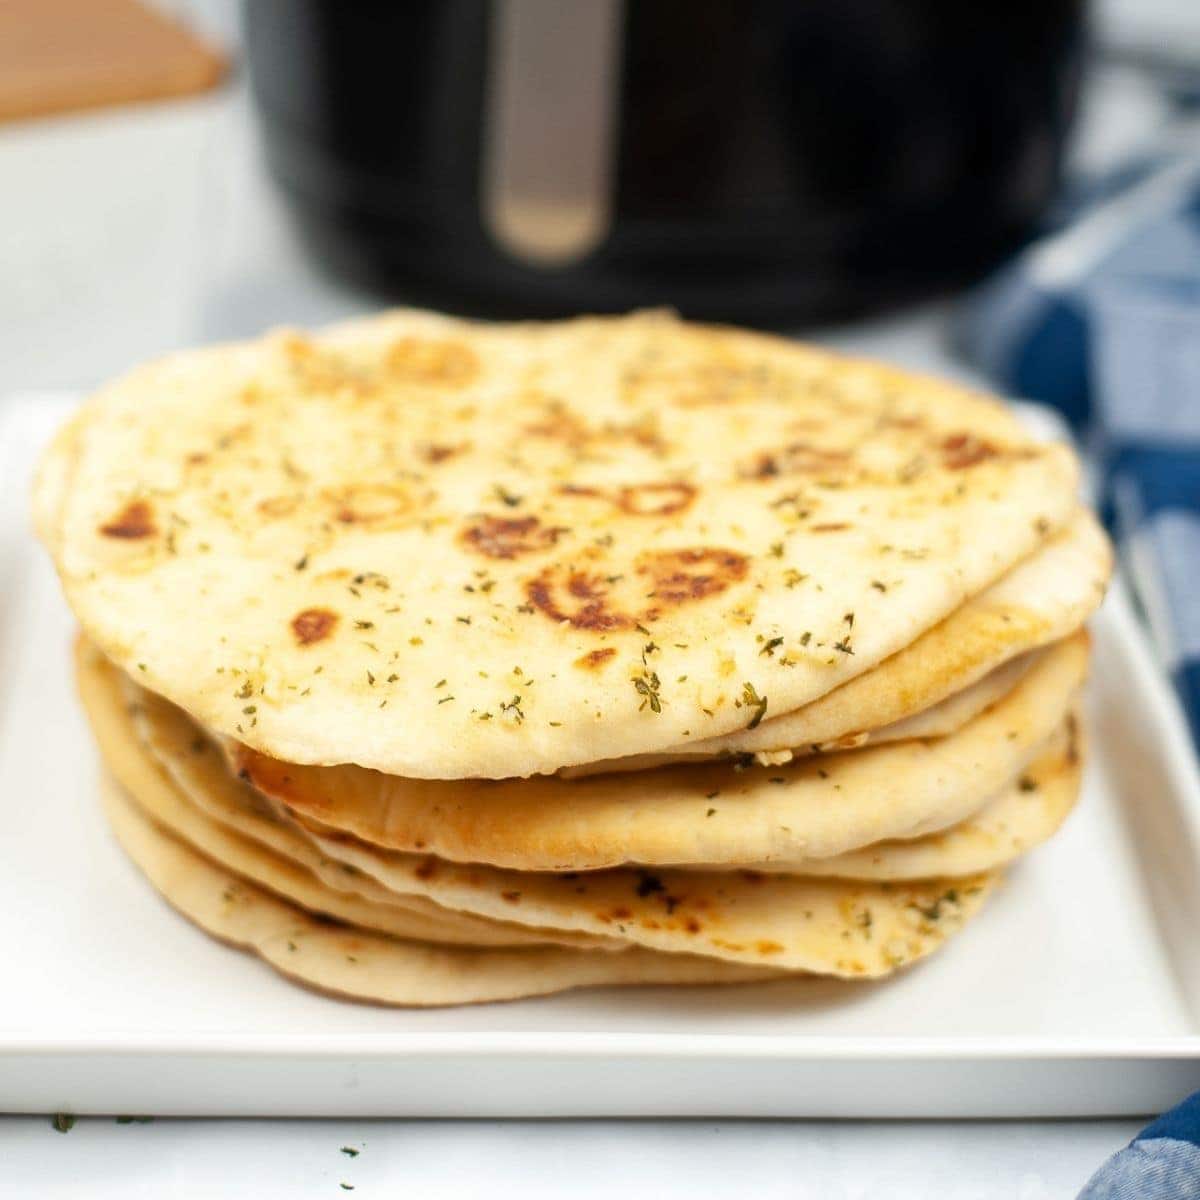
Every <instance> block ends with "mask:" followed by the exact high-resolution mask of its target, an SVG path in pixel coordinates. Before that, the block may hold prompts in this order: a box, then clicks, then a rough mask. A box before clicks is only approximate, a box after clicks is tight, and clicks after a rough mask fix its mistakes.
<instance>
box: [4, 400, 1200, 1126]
mask: <svg viewBox="0 0 1200 1200" xmlns="http://www.w3.org/2000/svg"><path fill="white" fill-rule="evenodd" d="M67 403H68V401H67V398H63V397H58V398H55V397H29V398H26V399H23V400H19V401H12V402H10V403H9V404H7V405H6V406H4V407H3V408H0V847H2V856H3V858H2V862H0V1110H7V1111H58V1110H62V1111H71V1112H80V1113H82V1112H102V1113H104V1112H106V1113H113V1112H153V1113H159V1114H176V1113H177V1114H185V1113H186V1114H226V1115H234V1114H242V1115H248V1114H264V1115H266V1114H272V1115H312V1116H317V1115H331V1116H332V1115H381V1116H382V1115H418V1116H444V1115H461V1116H467V1115H489V1116H531V1115H532V1116H537V1115H546V1116H565V1115H608V1114H611V1115H650V1114H653V1115H717V1114H722V1115H745V1116H770V1115H795V1116H863V1117H866V1116H896V1117H910V1116H936V1117H961V1116H1005V1117H1007V1116H1026V1117H1028V1116H1043V1115H1044V1116H1059V1115H1085V1114H1114V1113H1143V1112H1149V1111H1159V1110H1161V1109H1162V1108H1164V1107H1166V1106H1168V1105H1169V1104H1171V1103H1173V1102H1175V1101H1176V1100H1178V1099H1179V1098H1180V1097H1181V1096H1182V1095H1183V1094H1184V1093H1186V1092H1187V1091H1188V1090H1190V1089H1192V1088H1195V1087H1198V1086H1200V1024H1198V1015H1197V1014H1198V1011H1200V938H1198V937H1197V936H1196V930H1197V929H1200V871H1198V869H1197V868H1198V866H1200V823H1198V817H1200V782H1198V780H1197V773H1196V765H1195V761H1194V757H1193V755H1192V752H1191V747H1190V743H1189V742H1188V739H1187V735H1186V732H1185V729H1184V725H1183V721H1182V717H1181V715H1180V713H1179V711H1178V708H1177V706H1176V703H1175V700H1174V698H1173V696H1172V694H1171V692H1170V690H1169V689H1168V687H1167V685H1166V684H1165V683H1164V681H1163V679H1162V677H1161V676H1160V674H1159V672H1158V670H1157V668H1156V667H1155V666H1154V664H1153V661H1152V656H1151V653H1150V650H1149V648H1148V647H1147V645H1146V643H1145V641H1144V639H1143V637H1142V634H1141V632H1140V629H1139V627H1138V626H1137V625H1136V623H1135V621H1134V618H1133V615H1132V613H1131V611H1130V606H1129V603H1128V601H1127V600H1126V598H1125V593H1124V590H1123V588H1122V587H1120V585H1118V586H1116V587H1115V588H1114V590H1113V593H1112V595H1111V596H1110V598H1109V600H1108V601H1107V602H1106V604H1105V606H1104V609H1103V610H1102V611H1101V613H1100V614H1099V616H1098V617H1097V619H1096V621H1095V622H1094V631H1095V638H1096V658H1095V667H1094V672H1093V678H1092V682H1091V685H1090V707H1091V732H1092V754H1091V761H1090V763H1089V766H1088V771H1087V778H1086V785H1085V795H1084V797H1083V800H1082V802H1081V804H1080V807H1079V810H1078V811H1077V812H1076V813H1075V815H1074V816H1073V817H1072V818H1071V819H1070V821H1069V822H1068V824H1067V826H1066V828H1065V829H1064V830H1063V831H1062V833H1061V834H1060V835H1059V836H1058V837H1056V838H1055V839H1054V841H1053V842H1052V843H1051V844H1050V845H1048V846H1046V847H1044V848H1042V849H1039V850H1037V851H1035V852H1034V853H1033V854H1032V855H1031V856H1030V858H1029V859H1028V861H1026V862H1023V863H1021V864H1019V865H1018V866H1017V867H1015V868H1014V869H1013V870H1012V872H1011V873H1010V877H1009V880H1008V883H1007V884H1006V886H1005V887H1004V888H1003V889H1002V890H1001V892H1000V893H999V895H997V896H996V897H995V898H994V899H993V900H992V901H991V902H990V904H989V905H988V906H987V907H986V908H985V910H984V912H983V914H982V915H981V916H980V917H979V918H978V919H977V920H976V921H974V922H973V923H972V924H971V925H970V927H969V928H968V929H967V930H966V931H965V932H964V934H963V935H962V936H961V937H958V938H956V939H954V940H953V941H951V942H950V943H949V944H948V945H947V946H946V947H945V948H944V949H943V950H941V951H940V952H939V953H937V954H936V955H934V956H933V958H931V959H930V960H929V961H927V962H925V963H922V964H920V965H919V966H917V967H915V968H914V969H912V970H910V971H907V972H904V973H902V974H901V975H900V976H899V977H897V978H895V979H893V980H890V981H888V982H884V983H880V984H863V983H850V984H846V983H839V982H835V981H821V980H797V981H795V982H782V983H772V984H768V985H756V986H751V987H730V988H707V989H695V990H693V989H680V990H670V989H663V988H655V989H645V990H638V989H633V990H629V989H615V990H607V991H605V990H596V991H585V992H578V993H573V994H568V995H563V996H558V997H552V998H547V999H540V1000H529V1001H522V1002H520V1003H512V1004H500V1005H490V1006H484V1007H479V1008H459V1009H443V1010H433V1011H406V1010H395V1009H390V1010H389V1009H383V1008H372V1007H367V1006H362V1005H356V1004H351V1003H345V1002H341V1001H337V1000H332V999H327V998H325V997H322V996H319V995H315V994H312V993H310V992H306V991H304V990H302V989H300V988H297V987H295V986H294V985H292V984H289V983H287V982H285V981H284V980H282V979H280V978H278V977H277V976H276V975H274V974H273V973H272V972H271V971H270V969H269V968H267V967H266V966H264V965H263V964H262V963H260V962H258V961H257V960H255V959H252V958H250V957H248V956H246V955H243V954H240V953H237V952H235V951H233V950H230V949H227V948H225V947H224V946H221V945H219V944H217V943H216V942H214V941H212V940H211V939H210V938H208V937H207V936H206V935H205V934H203V933H201V932H199V931H198V930H196V929H194V928H193V927H192V926H190V925H189V924H188V923H187V922H186V921H184V920H183V918H181V917H179V916H177V915H176V914H175V913H174V912H173V911H171V910H170V909H169V908H167V906H166V905H165V904H163V903H162V901H161V900H160V899H159V898H158V897H157V895H155V893H154V892H153V891H152V889H151V888H150V886H149V885H148V884H147V883H146V882H145V881H144V880H143V879H142V878H141V877H140V875H139V874H138V872H137V871H136V870H135V869H134V868H133V867H132V866H131V865H130V864H129V863H128V862H127V861H126V860H125V859H124V857H123V856H122V854H121V852H120V851H119V850H118V849H117V847H116V846H115V844H114V842H113V840H112V838H111V836H110V835H109V832H108V830H107V828H106V826H105V822H104V819H103V816H102V815H101V812H100V808H99V804H98V802H97V796H96V784H97V763H96V757H95V754H94V751H93V748H92V744H91V739H90V736H89V734H88V731H87V729H86V727H85V725H84V722H83V718H82V716H81V714H80V712H79V709H78V706H77V704H76V702H75V697H74V694H73V690H72V685H71V672H70V667H69V662H68V657H69V647H70V641H71V637H72V622H71V619H70V617H69V615H68V613H67V611H66V608H65V605H64V604H63V602H62V600H61V598H60V595H59V590H58V585H57V581H56V580H55V578H54V574H53V571H52V569H51V567H50V564H49V562H48V560H47V557H46V555H45V554H44V553H43V552H42V551H41V550H40V548H39V547H37V546H36V545H35V543H34V541H33V539H32V536H31V533H30V530H29V517H28V502H27V493H28V478H29V470H30V465H31V463H32V461H33V459H34V457H35V455H36V453H37V450H38V449H39V448H40V446H41V445H42V444H43V443H44V442H45V440H46V438H47V437H48V436H49V433H50V432H51V430H52V429H53V428H54V427H55V426H56V425H57V423H58V421H59V420H61V418H62V416H63V414H64V412H65V411H66V404H67Z"/></svg>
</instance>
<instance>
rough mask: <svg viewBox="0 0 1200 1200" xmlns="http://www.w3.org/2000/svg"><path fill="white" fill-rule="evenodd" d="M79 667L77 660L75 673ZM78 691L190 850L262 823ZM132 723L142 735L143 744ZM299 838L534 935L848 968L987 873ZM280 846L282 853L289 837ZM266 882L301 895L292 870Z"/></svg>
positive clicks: (160, 729)
mask: <svg viewBox="0 0 1200 1200" xmlns="http://www.w3.org/2000/svg"><path fill="white" fill-rule="evenodd" d="M89 669H90V668H89V667H88V666H87V665H86V664H85V673H86V671H87V670H89ZM100 670H101V671H104V670H107V671H111V670H112V669H111V668H104V667H101V668H100ZM85 694H88V695H89V702H90V704H91V705H92V706H93V707H96V706H99V707H101V708H102V709H103V710H104V711H100V712H97V713H96V716H97V719H98V721H97V729H98V731H99V730H103V733H102V735H101V736H100V737H99V738H98V740H99V744H100V746H101V749H102V752H103V753H104V754H105V756H106V759H107V761H108V762H109V764H110V766H111V767H113V768H115V769H120V770H124V771H125V773H126V774H125V778H127V779H128V780H129V781H130V783H131V785H133V786H132V789H131V790H132V795H133V796H134V798H135V799H136V800H137V801H138V802H139V803H140V804H141V805H142V807H144V808H146V809H147V810H148V811H149V812H150V813H151V814H152V815H153V816H154V817H156V818H157V819H159V821H160V823H161V824H163V825H165V826H166V827H167V828H168V829H169V830H171V831H172V832H175V833H179V834H182V835H183V836H184V837H185V839H186V840H187V841H189V842H191V843H192V844H193V845H195V846H196V847H197V848H199V849H201V850H209V849H211V850H213V851H214V852H217V853H219V852H220V851H221V850H222V849H224V846H225V842H226V838H225V831H226V830H229V829H232V830H234V831H236V832H235V833H234V835H233V836H234V838H236V839H238V840H239V841H240V842H242V843H243V844H244V843H245V841H247V840H253V839H256V838H261V837H264V834H265V828H264V823H263V821H262V820H261V818H260V816H259V815H258V814H257V813H256V812H255V811H254V808H253V800H252V799H251V798H250V797H249V796H248V795H247V790H246V789H245V788H244V787H242V786H241V785H240V784H239V782H238V781H237V780H236V779H235V778H234V777H233V776H232V775H231V774H229V773H228V772H223V771H219V770H217V771H214V770H213V769H212V767H213V763H214V761H215V756H213V755H211V754H206V753H201V754H197V753H194V752H192V751H191V749H190V739H191V738H194V736H195V727H194V726H192V725H191V723H190V722H189V721H188V719H187V718H186V717H185V716H184V715H183V714H182V713H181V712H180V711H179V710H178V709H176V708H174V707H173V706H171V705H169V704H168V703H166V702H165V701H162V700H156V699H154V698H152V697H150V696H149V695H147V697H146V702H145V704H144V705H143V706H142V711H141V713H140V714H138V715H137V716H136V717H135V714H134V713H132V712H131V711H130V710H129V709H128V708H127V707H124V706H121V705H119V704H117V703H116V701H115V696H114V694H113V692H112V690H111V688H110V689H109V690H108V692H107V693H106V692H105V691H104V690H103V688H101V687H95V686H94V685H92V684H91V683H85ZM139 726H140V727H141V728H142V729H143V730H146V731H147V739H148V740H147V741H146V742H144V743H143V744H142V745H141V746H140V747H139V745H138V729H139ZM130 756H133V757H138V758H141V759H142V761H143V762H144V763H145V764H146V768H147V770H148V772H149V774H151V775H153V776H155V778H154V779H153V780H148V779H147V778H146V773H145V772H143V773H142V775H138V774H137V773H135V772H131V771H130V770H129V767H128V761H127V760H128V758H129V757H130ZM155 761H157V762H158V763H159V764H160V765H161V766H163V767H168V769H169V770H170V772H171V774H172V776H173V777H174V778H175V779H176V780H177V781H178V787H177V788H176V787H171V786H169V785H168V786H167V787H164V786H163V784H164V783H166V782H167V780H166V776H165V775H164V774H163V773H162V772H161V771H159V770H157V769H156V768H155V766H154V762H155ZM148 783H149V785H150V786H149V787H147V784H148ZM239 813H240V819H239ZM205 814H213V815H214V816H215V821H214V820H213V817H210V816H206V815H205ZM206 825H207V826H208V827H209V828H208V829H207V830H206V829H205V828H204V826H206ZM220 826H225V830H222V829H221V828H220ZM214 832H215V836H214ZM243 835H244V836H243ZM265 836H266V837H269V838H270V839H271V840H270V844H276V845H278V844H281V843H279V842H278V840H277V839H275V838H274V836H273V835H272V834H266V835H265ZM296 836H298V837H302V836H304V835H302V834H300V833H299V832H297V833H296ZM308 836H309V837H310V838H311V842H310V845H311V846H317V847H319V848H320V853H321V855H322V856H323V857H324V858H325V859H326V860H327V861H329V862H331V863H333V864H335V865H336V864H346V865H347V866H349V867H350V868H351V869H352V870H351V873H350V875H349V876H348V877H347V883H348V885H351V886H352V885H355V883H356V881H360V880H365V881H367V882H369V883H370V884H371V885H373V887H374V888H379V887H380V886H381V885H382V887H383V888H385V889H386V891H388V892H391V893H392V894H393V895H394V896H395V897H396V898H397V899H404V900H408V899H410V898H416V899H423V900H425V901H426V902H427V903H428V902H429V901H430V900H434V901H436V903H437V905H438V906H439V911H445V910H453V911H454V912H462V913H467V914H470V915H472V916H473V917H475V918H477V919H478V918H482V919H483V920H484V921H486V920H489V919H490V920H494V921H500V922H506V921H516V922H520V923H523V924H526V925H528V926H531V927H533V928H534V929H535V930H536V931H537V933H538V936H539V937H542V938H543V939H547V940H548V938H549V937H551V936H553V935H551V934H548V933H547V931H548V930H556V931H559V932H560V935H561V937H562V938H563V939H565V938H566V937H569V936H570V935H572V934H574V935H575V936H578V937H582V938H588V937H591V938H593V939H596V940H597V941H600V942H603V941H604V940H605V939H607V938H610V937H615V938H617V939H620V940H623V941H627V942H632V943H635V944H637V945H641V946H644V947H647V948H650V949H654V950H658V951H663V952H668V953H694V954H699V955H704V956H711V957H716V958H721V959H728V960H730V961H735V962H744V963H751V964H755V963H767V964H770V965H771V966H776V967H784V968H788V969H791V970H804V971H809V972H813V973H818V974H833V975H840V976H845V977H858V976H867V977H878V976H880V975H884V974H888V973H889V972H891V971H892V970H894V969H895V968H896V967H898V966H900V965H902V964H903V963H907V962H912V961H915V960H916V959H917V958H921V957H923V956H924V955H925V954H927V953H929V952H930V951H931V950H932V949H934V948H935V947H936V946H937V945H938V944H940V942H941V941H942V940H943V939H944V938H945V937H947V936H948V935H950V934H951V933H953V932H955V931H956V930H957V929H958V928H959V926H960V925H961V924H962V922H963V921H964V920H966V919H967V918H968V917H969V916H971V915H972V914H973V913H974V912H975V911H976V910H977V909H978V907H979V906H980V905H981V904H982V902H983V900H984V898H985V897H986V895H987V894H988V892H989V891H990V890H991V888H992V886H993V885H994V883H995V882H996V880H995V877H993V876H989V875H984V874H976V875H973V876H969V877H967V878H964V879H953V880H946V879H940V880H939V879H934V880H928V881H924V882H920V883H914V884H907V885H903V884H897V885H894V886H893V885H886V884H885V885H872V884H855V883H845V882H841V881H836V880H809V879H802V878H797V877H786V876H767V875H760V874H758V873H756V872H743V873H737V874H732V873H714V872H704V871H695V872H678V871H676V872H662V873H656V874H651V873H650V872H647V871H641V870H632V869H625V870H614V871H605V872H597V873H593V874H590V875H587V876H578V875H575V874H568V875H565V876H564V875H555V874H549V873H539V872H514V871H504V870H497V869H489V868H485V867H478V866H459V865H455V864H451V863H445V862H439V861H438V860H436V859H432V858H429V857H428V856H423V855H401V854H389V853H387V852H383V851H378V850H374V849H372V848H371V847H369V846H366V845H364V844H361V843H359V844H354V843H352V842H351V841H348V840H347V839H345V838H324V837H321V836H319V835H314V834H312V833H311V832H310V833H309V834H308ZM263 844H267V843H266V842H265V840H264V843H263ZM282 845H283V847H284V853H285V854H286V853H288V852H289V851H290V850H291V849H292V846H293V845H294V843H282ZM310 854H311V850H310ZM271 857H274V856H271ZM221 861H222V862H223V863H224V864H225V865H233V866H234V869H235V870H236V871H238V873H239V874H242V875H244V876H248V877H249V878H251V879H253V880H259V881H263V882H267V883H268V884H269V885H272V886H273V881H278V880H279V879H280V878H282V877H283V873H281V872H278V871H273V872H272V873H270V874H264V870H265V868H264V865H263V860H262V856H261V855H259V856H255V855H254V854H253V853H252V852H250V853H247V852H246V851H245V849H244V845H243V848H242V852H241V853H240V857H239V858H238V860H237V863H235V864H230V862H229V861H228V860H226V859H225V858H224V857H222V858H221ZM300 874H306V872H300ZM309 878H310V881H311V887H310V890H309V891H308V893H307V896H308V897H309V901H310V902H309V903H307V904H306V907H311V908H314V909H317V910H321V911H327V908H326V907H324V906H327V905H328V904H329V903H330V900H329V899H328V897H327V896H324V895H323V893H325V892H326V889H325V888H324V886H323V885H321V884H318V883H317V881H316V880H315V879H313V878H312V877H311V876H310V877H309ZM273 890H276V891H280V892H282V894H284V895H286V896H289V897H292V898H299V896H298V895H297V892H296V891H295V890H294V884H292V883H291V882H290V881H289V882H288V883H287V885H286V886H284V887H282V888H278V887H274V886H273ZM372 894H375V893H374V892H372ZM448 915H451V914H448ZM372 927H377V926H374V925H373V926H372Z"/></svg>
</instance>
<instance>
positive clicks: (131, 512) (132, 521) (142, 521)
mask: <svg viewBox="0 0 1200 1200" xmlns="http://www.w3.org/2000/svg"><path fill="white" fill-rule="evenodd" d="M100 532H101V533H102V534H104V536H105V537H110V538H122V539H127V540H132V539H136V538H146V537H153V536H154V535H155V534H156V533H157V532H158V529H157V527H156V526H155V524H154V510H153V509H152V508H151V507H150V502H149V501H148V500H130V502H129V503H128V504H126V505H125V507H124V508H123V509H121V511H120V512H119V513H117V515H116V516H115V517H113V518H112V520H111V521H108V522H106V523H105V524H103V525H101V526H100Z"/></svg>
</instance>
